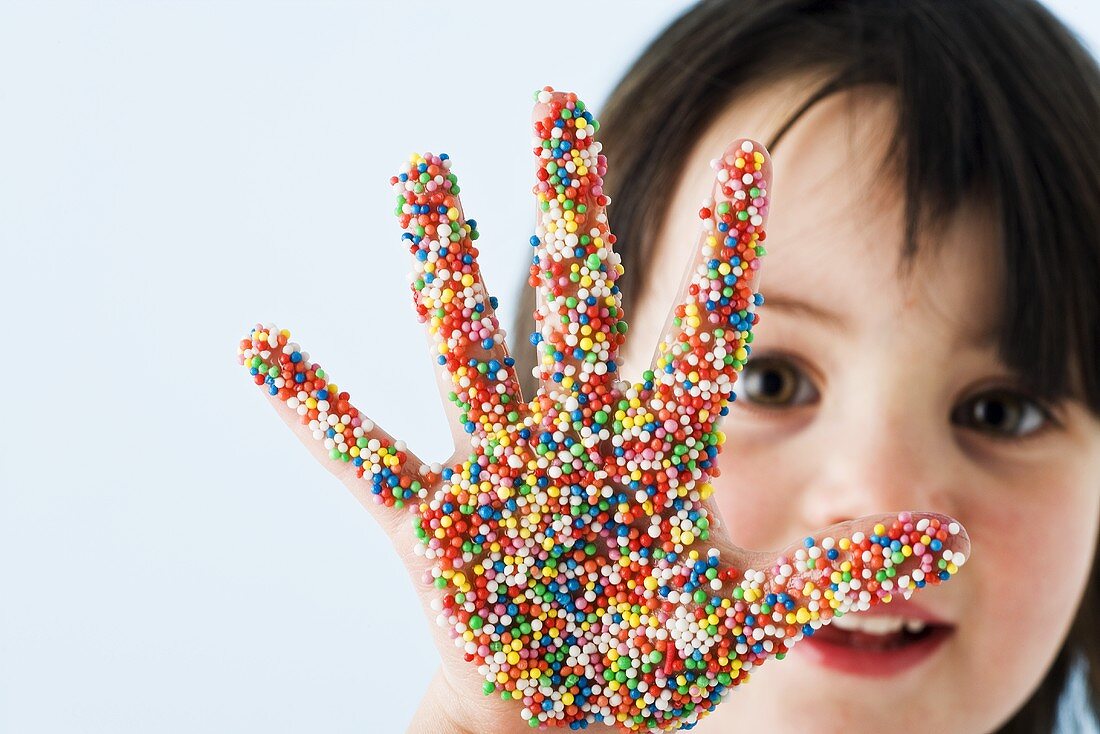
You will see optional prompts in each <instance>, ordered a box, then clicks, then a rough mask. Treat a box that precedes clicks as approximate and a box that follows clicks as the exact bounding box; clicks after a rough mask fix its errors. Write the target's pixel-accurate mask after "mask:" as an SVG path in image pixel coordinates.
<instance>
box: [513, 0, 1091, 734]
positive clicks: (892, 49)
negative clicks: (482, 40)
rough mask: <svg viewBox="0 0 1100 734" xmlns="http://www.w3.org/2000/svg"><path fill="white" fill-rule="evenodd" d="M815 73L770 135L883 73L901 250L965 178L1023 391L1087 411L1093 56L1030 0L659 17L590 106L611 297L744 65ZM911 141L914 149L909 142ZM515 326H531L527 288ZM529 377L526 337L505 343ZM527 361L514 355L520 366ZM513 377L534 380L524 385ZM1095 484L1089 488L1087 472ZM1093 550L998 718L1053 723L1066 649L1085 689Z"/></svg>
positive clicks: (729, 6) (773, 72)
mask: <svg viewBox="0 0 1100 734" xmlns="http://www.w3.org/2000/svg"><path fill="white" fill-rule="evenodd" d="M811 71H812V72H824V73H825V76H823V77H822V78H823V79H824V80H825V81H824V82H823V83H822V84H821V86H819V87H818V88H816V89H814V90H811V91H810V93H809V94H808V95H807V97H806V99H805V101H804V102H803V103H802V105H801V106H800V107H799V109H798V111H797V112H796V113H795V114H794V115H793V116H792V117H791V118H790V119H789V120H788V121H787V122H786V124H785V125H783V126H782V127H781V129H780V131H779V132H778V133H777V134H776V136H775V138H773V140H771V141H768V147H769V149H770V150H771V151H772V153H773V154H774V153H775V152H776V147H777V144H778V143H779V139H780V138H781V137H782V135H783V133H784V132H786V130H787V129H789V128H790V126H791V125H792V124H793V123H794V122H795V121H796V120H797V119H799V117H801V115H802V114H803V113H804V112H806V110H808V109H809V108H810V107H811V106H813V105H814V104H815V103H816V102H817V101H819V100H821V99H823V98H824V97H827V96H829V95H831V94H833V93H835V92H839V91H842V90H844V89H847V88H851V87H854V86H856V85H865V84H876V85H885V86H887V87H889V88H890V89H892V90H893V94H894V95H895V100H896V106H897V112H898V115H897V128H896V130H895V131H894V134H895V140H896V141H897V144H896V146H895V148H894V150H893V155H894V160H893V162H894V163H895V164H897V165H898V166H899V168H898V169H897V170H900V171H903V177H904V191H905V198H906V202H907V204H906V206H907V215H906V254H907V255H908V256H912V255H913V254H914V253H915V252H916V251H917V232H918V230H920V229H921V228H923V227H925V226H927V225H929V224H931V220H930V215H931V213H932V212H936V211H938V212H939V214H940V216H941V217H942V216H943V215H945V214H950V213H951V212H952V211H953V210H954V209H955V207H956V206H957V205H958V202H959V201H960V200H962V199H964V197H965V196H967V195H974V194H978V195H981V196H982V197H983V199H984V200H986V201H988V202H989V204H990V205H991V206H992V207H993V211H994V213H995V216H996V217H997V221H998V224H999V228H1000V231H1001V233H1002V238H1001V244H1002V247H1001V258H1002V265H1003V271H1004V273H1005V274H1006V276H1005V278H1004V283H1003V286H1002V313H1001V326H1000V341H999V345H1000V353H1001V356H1002V358H1003V359H1004V361H1005V363H1006V364H1007V365H1008V366H1010V367H1011V368H1013V369H1014V370H1015V371H1016V372H1017V373H1019V374H1020V376H1021V377H1022V378H1023V379H1025V380H1026V382H1027V384H1028V385H1029V386H1030V387H1031V389H1032V390H1034V391H1035V393H1036V394H1037V396H1040V397H1043V398H1045V399H1047V400H1051V401H1056V400H1059V399H1063V398H1066V397H1073V398H1076V399H1080V400H1082V401H1083V402H1084V403H1085V404H1086V405H1087V406H1088V407H1089V409H1090V410H1091V411H1092V412H1093V413H1094V414H1096V415H1100V286H1098V285H1097V284H1100V241H1098V239H1097V238H1098V237H1100V70H1098V69H1097V65H1096V61H1095V60H1094V59H1093V58H1092V56H1091V55H1090V54H1089V53H1088V52H1087V51H1086V50H1085V49H1084V47H1083V46H1082V44H1081V43H1080V42H1079V41H1078V40H1077V39H1076V38H1075V37H1074V36H1073V34H1071V33H1070V32H1069V31H1068V30H1067V29H1066V27H1065V26H1063V25H1062V24H1061V23H1060V22H1059V21H1058V20H1057V19H1056V18H1054V17H1053V16H1052V15H1051V14H1050V13H1049V12H1048V11H1047V10H1045V9H1044V8H1043V7H1042V6H1041V5H1039V4H1038V3H1037V2H1033V1H1032V0H966V1H965V2H964V1H962V0H834V1H832V2H829V1H826V0H728V1H723V0H713V1H704V2H701V3H699V4H698V5H696V6H694V7H693V8H691V9H690V10H688V11H687V12H686V13H684V14H683V15H682V16H681V17H680V18H678V19H677V20H676V21H674V22H673V23H672V24H671V25H670V26H668V27H667V28H666V29H665V30H664V31H663V32H662V33H661V34H660V35H659V36H658V37H657V38H656V39H655V40H654V41H653V42H652V43H651V44H650V45H649V47H648V48H646V49H645V50H644V51H643V52H642V54H641V55H640V56H639V58H638V59H637V60H636V61H635V63H634V64H633V66H632V67H631V68H630V70H629V71H628V72H627V73H626V75H625V76H624V77H623V78H622V80H621V81H620V82H619V84H618V86H617V87H616V88H615V90H614V92H613V93H612V95H611V98H610V100H609V101H608V103H607V104H606V105H605V106H604V109H603V110H602V114H600V115H599V117H600V121H601V123H602V126H601V128H600V139H601V141H602V143H603V146H604V152H605V153H606V154H607V157H608V161H609V164H610V165H609V172H608V176H607V182H606V186H605V188H606V190H607V191H608V192H609V193H610V194H611V196H612V199H613V203H612V205H611V207H610V210H609V217H610V220H611V225H612V230H613V231H614V232H615V233H616V236H617V240H618V242H617V245H616V247H617V249H618V251H619V252H620V253H621V255H622V258H623V264H624V266H625V268H626V273H625V275H624V276H623V277H622V278H621V279H620V280H619V285H620V287H621V288H622V292H623V300H624V305H625V310H626V313H627V314H629V313H631V309H630V303H631V301H632V300H633V299H637V298H639V297H640V296H641V295H642V289H643V287H644V284H645V282H646V277H647V272H646V267H647V263H648V262H649V261H650V258H649V257H648V255H649V254H650V253H651V252H652V250H653V247H654V240H655V238H656V236H657V233H658V231H659V230H660V224H661V222H662V221H663V218H664V216H665V213H666V210H667V208H668V203H669V202H668V200H669V197H670V195H671V192H673V191H674V190H675V189H676V184H677V182H678V180H679V178H680V176H681V175H682V173H683V166H684V164H685V163H686V158H687V155H686V153H687V151H689V150H690V149H691V147H692V145H693V143H694V142H695V141H696V140H697V139H698V138H699V136H701V135H702V134H703V132H704V131H705V130H706V129H707V128H708V127H709V126H710V124H712V122H713V121H714V119H715V118H716V117H717V115H718V114H719V113H720V112H721V111H722V110H723V108H724V107H725V106H726V105H727V104H728V103H730V102H731V101H732V100H733V98H734V95H736V94H738V93H743V92H744V91H745V86H746V82H747V81H748V80H752V81H753V82H762V81H765V82H766V81H774V80H777V79H780V78H783V77H786V76H791V75H795V74H803V75H804V74H806V73H807V72H811ZM918 153H919V154H918ZM524 297H525V298H526V299H527V300H526V302H525V303H524V304H523V305H522V307H521V309H520V314H521V316H520V321H519V323H518V328H517V329H515V330H514V331H515V333H529V332H530V331H531V330H532V327H533V320H532V319H531V312H532V311H533V309H534V301H533V294H532V293H531V292H530V291H526V292H525V296H524ZM516 356H517V361H518V362H519V363H520V366H521V369H520V371H519V372H520V374H521V375H523V376H524V379H527V380H528V381H529V383H530V382H533V381H532V380H531V378H530V377H529V374H530V369H529V368H530V367H531V366H532V365H533V358H534V354H533V350H521V353H520V354H517V355H516ZM524 366H526V367H527V368H528V369H522V367H524ZM524 387H525V388H526V394H528V395H532V394H534V393H533V387H534V386H533V384H527V385H525V386H524ZM1097 489H1098V491H1100V488H1097ZM1098 574H1100V565H1098V564H1097V563H1096V561H1095V560H1094V562H1093V567H1092V570H1091V571H1090V575H1089V581H1088V586H1087V587H1086V589H1085V596H1084V599H1083V601H1082V604H1081V606H1080V608H1079V609H1078V614H1077V617H1076V619H1075V621H1074V624H1073V627H1072V629H1071V631H1070V633H1069V635H1068V637H1067V639H1066V641H1065V643H1064V644H1063V646H1062V649H1061V650H1060V651H1059V653H1058V656H1057V658H1056V659H1055V661H1054V663H1053V665H1052V666H1051V668H1050V670H1049V671H1047V674H1046V676H1045V678H1044V679H1043V681H1042V683H1041V684H1040V686H1039V687H1038V689H1037V690H1036V691H1035V692H1034V694H1033V695H1032V696H1031V698H1030V699H1029V700H1028V701H1027V702H1026V703H1025V704H1024V705H1023V707H1022V708H1021V709H1020V710H1019V711H1017V712H1016V714H1015V715H1014V716H1013V718H1012V719H1011V720H1010V721H1009V722H1008V723H1007V724H1006V725H1005V726H1004V727H1003V728H1002V729H1001V730H1000V731H1001V732H1028V733H1029V734H1030V733H1031V732H1043V731H1052V730H1053V729H1054V725H1055V720H1056V717H1057V711H1058V702H1059V698H1060V695H1061V693H1062V692H1063V690H1064V689H1065V687H1066V684H1067V681H1068V680H1069V678H1070V674H1071V672H1072V669H1073V665H1074V663H1075V662H1076V661H1078V660H1080V661H1083V662H1084V663H1085V664H1087V666H1088V667H1087V676H1088V677H1087V684H1086V699H1087V705H1088V707H1089V708H1090V710H1091V711H1093V712H1095V711H1096V706H1097V703H1098V701H1100V575H1098Z"/></svg>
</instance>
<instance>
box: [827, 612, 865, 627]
mask: <svg viewBox="0 0 1100 734" xmlns="http://www.w3.org/2000/svg"><path fill="white" fill-rule="evenodd" d="M857 616H858V615H855V614H845V615H844V616H843V617H833V626H834V627H836V628H837V629H842V630H849V631H852V630H858V629H859V620H858V619H857Z"/></svg>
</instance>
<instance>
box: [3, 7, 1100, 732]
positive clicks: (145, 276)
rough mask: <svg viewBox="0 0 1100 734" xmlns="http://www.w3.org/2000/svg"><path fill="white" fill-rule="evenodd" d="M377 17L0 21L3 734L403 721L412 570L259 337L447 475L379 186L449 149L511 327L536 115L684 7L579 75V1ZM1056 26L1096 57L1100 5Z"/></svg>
mask: <svg viewBox="0 0 1100 734" xmlns="http://www.w3.org/2000/svg"><path fill="white" fill-rule="evenodd" d="M399 5H400V6H401V7H400V9H397V8H398V6H399ZM381 6H382V4H381V3H379V4H378V7H376V6H374V5H367V4H365V3H364V4H344V3H324V4H316V3H314V4H309V5H306V4H295V3H267V2H264V3H260V2H256V3H243V2H237V3H214V2H208V3H198V2H196V3H190V4H187V3H180V2H155V3H154V2H148V3H120V2H111V3H106V2H100V3H87V4H71V5H67V4H61V3H19V4H12V3H0V246H2V260H0V325H2V330H0V338H2V339H3V342H2V345H3V348H4V361H5V368H4V370H3V373H4V380H3V384H4V389H3V391H2V393H0V405H2V406H3V407H2V409H0V410H2V414H3V420H2V421H0V488H2V489H0V731H2V732H18V733H20V734H21V733H23V732H158V733H162V732H199V731H203V732H265V733H268V734H274V733H276V732H304V731H318V732H368V731H369V732H390V731H398V730H402V729H403V728H404V726H405V725H406V724H407V722H408V721H409V719H410V718H411V716H412V712H413V710H414V708H415V706H416V703H417V701H418V699H419V697H420V694H421V692H422V691H423V689H424V688H425V685H426V683H427V681H428V679H429V676H430V675H431V674H432V672H433V671H434V669H435V668H436V664H437V658H436V653H435V652H434V650H433V648H432V647H431V646H430V645H429V644H428V642H427V636H426V635H421V636H418V635H415V634H414V635H411V636H410V634H409V624H410V622H409V618H410V617H412V618H413V619H416V620H417V621H414V622H412V623H411V624H414V625H422V624H424V625H426V622H421V621H419V619H417V618H418V617H419V614H420V612H419V609H418V607H417V606H416V605H415V600H414V598H413V595H412V591H411V589H410V588H409V584H408V582H407V580H406V577H405V575H404V572H403V571H402V570H401V569H400V568H399V567H398V565H397V563H396V561H395V558H394V556H393V553H392V551H391V550H390V548H389V547H388V546H387V543H386V541H385V540H384V538H383V537H382V536H381V534H380V533H379V532H378V531H377V530H376V529H375V528H374V527H373V525H372V521H371V519H370V517H369V516H368V515H367V513H365V512H363V511H362V510H360V509H359V508H358V506H357V505H356V503H355V502H354V500H352V498H351V497H350V495H348V493H347V492H346V491H344V489H343V488H342V487H340V486H339V485H338V484H337V483H336V482H335V481H333V480H331V479H330V478H329V477H328V476H327V475H326V474H325V473H324V472H323V471H322V470H321V469H320V468H319V467H317V466H316V465H315V464H314V463H313V461H312V459H311V458H310V457H309V456H308V455H307V454H306V452H305V451H303V450H301V448H300V447H299V446H298V445H297V442H296V441H295V440H294V439H293V438H292V437H291V436H290V435H289V433H288V432H287V431H286V429H285V428H284V427H283V425H282V424H281V422H280V421H278V420H277V419H276V418H275V416H274V415H273V414H272V412H271V409H270V408H269V407H268V406H267V405H266V404H265V401H264V400H263V399H262V398H261V396H260V395H259V394H258V392H257V390H256V389H255V388H254V387H252V386H251V385H249V384H248V381H247V379H246V377H245V376H244V374H243V373H242V372H241V370H240V369H239V368H238V367H237V365H236V362H235V346H236V341H237V339H238V338H240V337H241V336H242V335H243V334H244V333H246V332H247V329H248V327H249V326H250V324H251V323H252V322H253V321H254V320H257V319H263V320H275V321H277V323H279V324H280V325H282V326H287V327H289V328H291V329H293V330H294V332H295V335H296V336H297V337H298V338H300V339H301V340H302V343H303V344H304V345H306V348H307V349H309V350H310V351H311V352H312V353H313V354H314V356H315V357H317V358H318V359H319V360H321V361H322V362H323V363H324V364H326V365H328V366H330V367H331V368H332V370H333V373H334V377H335V379H336V380H337V381H338V382H339V383H340V384H341V385H342V386H345V387H347V388H349V389H350V390H351V391H352V392H353V393H355V394H357V395H359V396H360V398H359V399H360V401H361V404H362V405H363V406H365V407H367V408H369V410H370V412H371V414H372V415H373V417H375V418H376V419H377V420H378V421H379V422H380V423H381V424H382V425H384V426H386V427H387V428H388V429H389V430H390V431H391V432H393V433H395V434H397V435H399V436H406V437H409V438H410V441H411V443H412V444H413V445H414V447H415V448H416V449H417V450H418V452H419V453H421V455H423V456H427V457H437V458H438V457H442V456H443V455H445V454H446V453H447V450H448V446H449V438H448V435H449V434H448V432H447V430H446V428H445V427H444V426H443V424H442V423H441V416H442V409H441V408H440V405H439V402H438V399H437V398H436V396H435V394H434V392H433V391H432V390H431V389H430V388H427V386H430V385H431V384H432V379H431V371H430V366H429V363H428V360H427V358H426V357H425V356H424V346H423V344H424V342H423V338H422V336H421V333H420V330H419V328H418V327H417V325H416V323H415V320H414V316H413V313H412V310H411V307H410V305H409V296H408V289H407V285H406V281H405V273H406V271H407V268H408V263H407V260H406V254H405V253H404V251H403V248H402V246H401V245H400V244H399V241H398V234H399V233H398V231H397V229H396V224H395V223H394V220H393V217H392V208H393V204H392V198H391V194H390V191H389V188H388V183H387V180H388V177H389V176H390V175H391V174H393V173H395V172H397V169H398V166H399V164H400V163H401V162H402V160H403V158H404V157H405V156H406V154H407V153H408V152H411V151H414V150H421V151H422V150H425V149H429V150H432V151H434V152H439V151H445V152H448V153H450V154H451V155H452V156H453V157H454V159H455V161H456V171H457V172H458V173H459V175H460V177H461V179H462V183H463V197H464V200H465V204H466V210H467V212H468V214H469V215H470V216H472V217H474V218H476V219H477V220H478V221H479V229H481V231H482V233H483V235H484V236H483V238H482V240H481V241H480V244H481V245H482V249H483V251H484V253H485V256H484V257H483V267H484V270H485V272H486V276H487V279H488V281H489V283H490V285H491V286H492V287H493V288H494V289H495V291H496V292H497V293H498V294H499V295H500V296H501V300H502V302H503V309H502V310H503V314H504V318H505V320H506V321H510V320H511V316H512V314H513V313H514V310H513V308H512V305H513V304H514V302H515V294H516V293H517V291H518V284H519V279H520V277H521V274H522V272H523V270H524V266H525V259H526V258H527V257H528V253H527V248H526V244H525V242H526V239H527V237H528V236H529V233H530V229H531V226H532V217H531V212H532V204H531V200H530V193H529V192H530V187H531V170H532V169H531V162H530V159H529V149H528V145H529V140H528V136H529V132H528V119H529V115H530V93H531V91H532V90H533V89H535V88H536V87H540V86H542V85H544V84H548V83H549V84H553V85H554V86H556V87H558V88H564V89H573V90H576V91H578V92H579V93H580V94H581V95H582V97H583V98H584V99H585V100H587V101H588V102H589V104H590V105H591V106H592V107H593V108H594V109H595V110H596V111H597V113H598V111H599V110H600V108H601V105H602V103H603V101H604V99H605V98H606V95H607V93H608V92H609V90H610V88H611V85H612V84H613V82H614V80H615V79H616V78H617V77H618V75H619V74H620V73H621V72H622V71H624V70H625V68H626V66H627V65H628V64H629V62H630V61H631V60H632V58H633V57H634V56H635V55H636V54H637V53H638V52H639V51H640V49H641V45H642V44H643V43H644V42H645V41H646V40H647V39H649V38H650V37H651V36H652V35H653V34H654V33H655V32H656V31H657V30H658V29H659V28H660V27H661V26H662V25H663V24H664V23H665V22H666V21H667V20H669V19H670V18H671V17H672V16H673V15H675V14H676V13H678V12H679V11H680V10H681V9H683V8H684V7H686V6H687V3H685V2H668V1H667V0H664V1H658V0H649V1H648V2H638V1H637V0H634V1H633V2H630V3H629V4H626V3H585V4H584V5H583V10H582V15H581V19H580V20H578V21H577V23H578V24H579V28H581V29H582V31H583V38H581V37H578V36H574V35H570V34H569V33H568V32H564V33H563V35H562V36H561V37H563V38H565V39H566V40H567V41H568V43H567V44H565V45H566V48H567V53H568V56H569V57H570V58H575V59H578V60H582V61H581V62H580V63H567V62H565V61H563V60H562V58H561V57H560V55H559V52H557V51H555V50H554V49H555V47H556V46H557V44H551V43H547V42H546V39H547V35H548V34H549V33H550V32H554V33H562V32H561V31H560V29H559V28H558V27H557V26H555V25H553V24H550V26H549V27H547V26H545V25H543V24H544V23H545V22H546V21H544V20H543V15H544V12H545V9H547V8H548V7H555V8H557V9H559V10H563V11H564V12H565V13H566V15H567V16H569V15H571V13H570V12H569V11H568V10H566V8H568V7H569V6H568V5H565V4H558V5H551V4H547V3H544V2H541V3H530V4H522V3H503V2H501V3H485V2H482V3H474V2H468V1H464V2H461V3H451V4H443V3H426V2H419V3H414V2H404V3H400V4H399V3H396V2H394V3H386V4H385V6H386V7H385V9H383V8H382V7H381ZM456 6H461V10H460V9H458V7H456ZM1053 7H1054V8H1055V9H1056V10H1057V11H1058V12H1059V13H1060V14H1061V15H1062V16H1063V17H1064V18H1066V19H1067V20H1068V21H1069V22H1070V23H1071V24H1072V25H1073V26H1074V27H1076V28H1077V29H1078V30H1079V31H1080V32H1081V33H1083V34H1084V35H1085V37H1086V38H1087V39H1088V40H1089V41H1090V43H1091V46H1092V47H1093V48H1094V49H1095V48H1097V47H1098V45H1100V19H1098V15H1097V11H1096V10H1095V6H1094V4H1093V3H1091V2H1089V3H1086V2H1072V1H1071V0H1062V1H1060V2H1055V3H1053ZM594 38H599V39H600V41H599V43H597V44H593V43H589V42H588V39H594ZM418 85H419V88H418ZM424 100H431V101H430V103H429V104H427V105H425V104H424ZM493 202H495V203H493ZM334 313H339V314H340V316H339V317H338V318H337V317H334V315H333V314H334ZM368 334H373V336H370V337H368V336H367V335H368ZM32 362H33V364H34V367H33V369H32V367H31V366H30V365H31V364H32ZM413 385H423V386H425V387H426V389H425V390H424V391H422V392H414V393H412V394H410V393H408V392H407V391H406V390H405V389H404V388H405V386H413ZM379 386H389V387H392V388H393V389H384V388H383V389H379ZM399 386H400V389H399Z"/></svg>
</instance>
